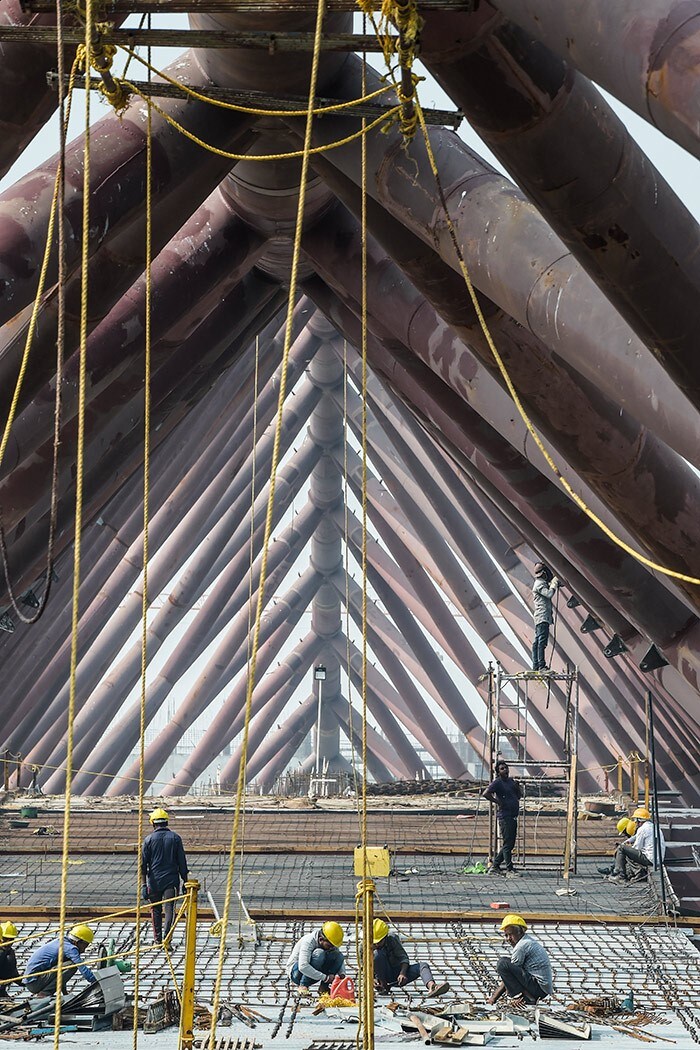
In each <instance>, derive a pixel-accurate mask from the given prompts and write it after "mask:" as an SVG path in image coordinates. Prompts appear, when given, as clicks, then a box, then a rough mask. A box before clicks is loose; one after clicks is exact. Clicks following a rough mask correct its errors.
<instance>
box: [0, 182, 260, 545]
mask: <svg viewBox="0 0 700 1050" xmlns="http://www.w3.org/2000/svg"><path fill="white" fill-rule="evenodd" d="M263 251H264V242H263V240H262V238H261V237H259V236H258V235H257V234H256V233H254V232H253V231H252V230H250V228H249V227H248V226H246V225H245V224H244V223H242V222H241V221H240V219H238V218H237V216H236V215H235V214H234V213H233V212H232V211H231V209H230V208H229V206H228V205H227V203H226V201H225V199H224V198H223V196H222V194H221V192H220V191H219V190H218V189H217V190H215V192H214V193H213V194H212V195H211V197H209V198H208V200H207V201H206V202H205V204H203V205H202V206H201V208H199V209H197V211H196V212H195V213H194V215H193V216H192V217H191V218H190V219H189V220H188V221H187V222H186V223H185V224H184V226H183V227H182V229H181V230H180V231H179V232H178V233H177V234H176V236H175V237H173V239H172V240H171V241H170V242H169V243H168V244H167V245H166V246H165V248H164V249H163V250H162V251H161V252H160V254H159V255H158V256H157V257H156V258H155V259H154V260H153V265H152V288H153V294H152V297H151V341H152V350H151V375H152V376H155V374H156V372H157V371H158V370H159V368H160V367H161V366H162V365H163V364H164V363H167V360H168V357H169V355H170V353H171V348H172V346H173V345H177V343H178V342H182V341H184V340H185V339H187V338H188V337H189V336H190V335H191V334H192V331H193V330H194V329H195V328H196V327H197V325H198V324H199V323H201V321H202V320H203V318H205V317H206V316H207V315H208V314H209V313H211V312H212V310H213V309H214V308H215V306H216V305H218V303H219V302H220V301H221V299H222V298H223V297H224V296H226V295H227V294H228V293H229V292H230V291H231V290H232V289H233V288H234V287H235V286H236V285H237V284H238V282H239V281H240V279H241V278H242V277H243V276H244V274H245V273H247V272H248V271H249V270H250V269H251V268H252V267H253V265H254V264H255V262H256V261H257V259H258V258H259V257H260V256H261V255H262V254H263ZM145 288H146V282H145V278H144V277H143V276H142V277H140V278H139V280H138V281H136V282H135V283H134V284H133V285H132V287H131V288H130V289H129V290H128V291H127V292H125V293H124V295H122V297H121V298H120V299H119V301H118V302H117V304H116V305H115V306H114V308H113V309H112V310H111V311H110V313H109V314H108V316H107V317H106V318H105V320H104V321H103V322H102V323H101V324H98V325H97V326H96V328H95V329H94V331H93V332H92V334H91V336H90V338H89V339H88V344H87V370H88V389H87V391H86V403H87V404H88V405H92V403H93V402H94V401H96V400H97V399H99V400H98V401H97V407H96V411H95V413H94V415H95V416H96V418H95V420H94V423H93V429H92V432H94V428H96V426H97V425H98V424H99V422H100V420H101V419H102V418H105V419H106V418H108V415H109V409H110V408H112V411H114V410H115V409H116V408H117V407H118V406H119V405H120V404H122V403H123V402H125V401H128V400H130V399H131V397H132V396H133V395H134V393H136V392H137V390H138V389H139V387H140V386H142V385H143V361H142V349H143V339H144V317H145V302H146V295H145ZM43 320H44V321H45V320H46V318H44V319H43ZM78 370H79V360H78V354H77V353H76V354H73V356H72V357H71V358H70V359H69V360H68V361H66V363H65V370H64V391H63V397H62V418H63V425H64V433H65V434H66V435H69V434H70V433H71V430H72V427H71V421H72V419H73V417H74V416H75V413H76V411H77V404H78V383H77V375H78ZM54 388H55V384H54V383H53V381H51V382H50V383H48V384H47V386H46V387H45V388H44V389H42V390H39V391H38V392H37V394H36V396H35V397H34V399H33V400H32V402H31V403H30V404H29V405H27V407H26V409H25V410H24V411H23V412H22V413H20V414H19V416H18V417H17V419H16V420H15V423H14V425H13V427H12V446H11V452H12V455H11V456H7V457H6V458H5V460H4V461H3V467H2V469H3V475H7V474H8V473H10V472H11V471H16V468H17V466H18V464H20V463H22V462H23V461H24V460H26V459H27V457H29V456H33V457H34V459H33V462H36V459H37V451H38V458H39V461H40V462H42V461H44V460H45V457H46V456H47V455H50V454H51V452H52V450H53V449H52V445H51V440H52V438H53V406H54ZM42 446H43V447H42ZM44 471H45V473H48V469H47V467H46V465H45V463H44ZM4 502H9V501H7V500H6V499H4ZM6 521H7V524H8V525H11V524H12V522H11V520H10V519H9V518H6Z"/></svg>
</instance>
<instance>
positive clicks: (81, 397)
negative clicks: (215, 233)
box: [54, 0, 92, 1050]
mask: <svg viewBox="0 0 700 1050" xmlns="http://www.w3.org/2000/svg"><path fill="white" fill-rule="evenodd" d="M91 40H92V0H86V3H85V48H86V52H87V54H88V55H89V54H90V47H91V43H90V42H91ZM89 236H90V92H89V91H86V92H85V146H84V160H83V216H82V245H81V258H80V269H81V287H80V367H79V377H78V442H77V450H76V478H75V545H74V555H73V608H72V619H71V650H70V689H69V696H68V731H67V742H66V801H65V811H64V815H63V851H62V857H61V906H60V919H59V934H58V937H59V953H58V972H57V977H56V987H57V988H58V989H60V988H61V984H62V977H63V940H64V936H65V929H66V904H67V897H68V855H69V850H70V816H71V814H70V807H71V788H72V783H73V728H74V721H75V693H76V671H77V666H78V622H79V592H80V546H81V533H82V527H83V466H84V458H85V388H86V371H87V370H86V362H87V334H88V278H89V266H88V263H89ZM61 998H62V997H61V995H57V996H56V1008H55V1011H54V1050H58V1044H59V1040H60V1033H61Z"/></svg>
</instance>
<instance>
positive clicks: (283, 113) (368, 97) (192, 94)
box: [123, 48, 393, 118]
mask: <svg viewBox="0 0 700 1050" xmlns="http://www.w3.org/2000/svg"><path fill="white" fill-rule="evenodd" d="M123 50H124V51H126V53H127V54H128V55H129V58H130V59H131V58H134V59H136V61H137V62H140V63H141V65H142V66H146V68H147V69H148V70H149V72H150V73H154V74H155V75H156V76H157V77H159V78H160V79H162V80H164V81H165V82H166V83H167V84H170V85H171V86H172V87H175V88H178V90H180V91H182V93H183V95H186V96H188V97H189V98H191V99H195V100H196V101H197V102H206V103H208V104H209V105H210V106H218V107H219V109H228V110H232V111H233V112H234V113H247V114H249V115H250V116H252V117H286V118H289V117H306V116H307V114H308V108H306V109H263V108H260V107H258V106H242V105H240V104H239V103H237V102H226V101H225V100H224V99H218V98H210V96H209V95H205V94H203V93H202V92H201V91H197V90H196V89H195V88H193V87H190V86H189V84H183V83H182V81H181V80H175V79H174V78H173V77H171V76H169V74H168V73H167V72H166V71H165V70H163V69H155V68H154V67H153V66H152V65H151V64H150V62H147V61H146V60H145V59H144V58H142V56H141V55H139V54H138V53H137V52H135V51H132V50H131V49H130V48H124V49H123ZM390 91H393V85H392V84H385V85H384V86H383V87H380V88H377V89H376V91H371V92H370V93H369V94H367V93H366V92H365V91H363V92H362V96H361V97H360V98H353V99H349V100H348V101H346V102H333V103H331V104H330V105H329V106H315V107H314V109H313V116H315V117H318V116H323V115H324V114H329V113H342V112H343V111H344V110H347V109H353V108H354V107H355V106H362V105H364V104H365V103H367V102H372V101H373V100H374V99H375V98H380V97H381V96H382V95H386V94H387V93H388V92H390Z"/></svg>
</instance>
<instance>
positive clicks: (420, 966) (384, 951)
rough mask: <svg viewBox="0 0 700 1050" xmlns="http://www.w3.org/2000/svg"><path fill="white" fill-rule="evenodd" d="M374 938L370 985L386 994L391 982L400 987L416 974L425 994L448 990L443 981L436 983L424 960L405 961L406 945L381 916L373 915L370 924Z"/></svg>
mask: <svg viewBox="0 0 700 1050" xmlns="http://www.w3.org/2000/svg"><path fill="white" fill-rule="evenodd" d="M372 939H373V942H374V985H375V987H376V989H377V991H378V992H380V993H382V994H386V993H387V992H388V991H389V989H390V988H391V986H392V985H393V984H398V986H399V987H400V988H403V987H404V986H405V985H407V984H413V982H414V981H417V980H418V978H419V977H420V978H421V980H422V981H423V984H424V985H425V987H426V989H427V992H428V996H436V995H444V994H445V992H449V990H450V986H449V984H448V983H447V981H441V982H440V984H438V983H437V981H436V980H435V978H434V977H433V974H432V970H431V969H430V967H429V966H428V964H427V963H412V962H409V959H408V955H407V953H406V949H405V948H404V946H403V944H402V943H401V940H400V939H399V937H398V935H397V934H395V933H389V926H388V925H387V923H385V922H384V919H375V920H374V925H373V927H372Z"/></svg>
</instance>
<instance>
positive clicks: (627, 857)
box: [608, 806, 666, 882]
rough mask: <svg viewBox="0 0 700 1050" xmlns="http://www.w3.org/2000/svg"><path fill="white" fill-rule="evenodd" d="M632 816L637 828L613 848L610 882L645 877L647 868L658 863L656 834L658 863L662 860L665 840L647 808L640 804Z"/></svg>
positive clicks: (636, 879)
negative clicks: (657, 846)
mask: <svg viewBox="0 0 700 1050" xmlns="http://www.w3.org/2000/svg"><path fill="white" fill-rule="evenodd" d="M632 817H633V818H634V820H636V821H637V823H638V824H639V828H638V830H637V833H636V834H635V835H634V836H633V837H632V838H631V839H630V840H629V842H621V843H620V845H619V846H618V847H617V849H616V850H615V867H614V870H613V873H612V875H608V879H609V881H610V882H642V881H644V880H645V879H647V878H648V875H649V868H656V867H658V864H659V858H658V857H657V849H656V836H657V835H658V837H659V846H660V850H661V860H660V863H661V864H663V862H664V857H665V856H666V841H665V839H664V836H663V832H662V831H661V829H660V828H655V827H654V822H653V821H652V819H651V813H650V812H649V810H648V809H647V808H646V807H645V806H640V807H639V809H635V811H634V813H633V814H632Z"/></svg>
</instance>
